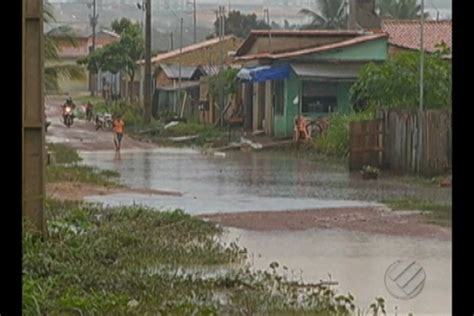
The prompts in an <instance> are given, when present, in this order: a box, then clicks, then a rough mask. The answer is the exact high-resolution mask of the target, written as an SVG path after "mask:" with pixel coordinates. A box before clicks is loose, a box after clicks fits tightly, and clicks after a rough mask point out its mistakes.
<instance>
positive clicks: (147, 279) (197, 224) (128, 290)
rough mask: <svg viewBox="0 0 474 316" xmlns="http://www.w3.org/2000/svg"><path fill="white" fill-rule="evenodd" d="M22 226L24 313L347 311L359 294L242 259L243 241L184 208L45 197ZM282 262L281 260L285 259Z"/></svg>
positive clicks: (319, 313)
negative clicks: (38, 215)
mask: <svg viewBox="0 0 474 316" xmlns="http://www.w3.org/2000/svg"><path fill="white" fill-rule="evenodd" d="M46 218H47V231H48V234H47V235H45V236H42V237H40V236H38V235H37V234H36V233H35V232H34V231H33V230H32V229H31V228H30V225H28V223H24V228H23V265H22V269H23V301H22V304H23V314H24V315H275V314H280V315H297V314H298V315H299V314H303V313H305V315H310V314H311V315H336V314H337V315H349V314H350V311H352V310H354V309H355V306H354V303H353V300H354V298H353V297H351V296H350V295H348V296H338V295H337V294H336V293H335V291H334V290H330V289H328V288H327V287H324V286H320V287H316V288H314V289H311V290H301V289H299V288H297V287H296V286H294V285H292V284H291V283H289V282H288V281H287V280H286V278H284V277H281V276H279V274H277V270H278V271H279V269H280V270H281V269H282V268H283V267H282V268H279V266H278V264H276V263H273V264H272V265H271V266H270V269H268V270H267V271H252V270H251V269H249V267H248V266H244V265H243V264H242V261H243V259H244V258H245V257H246V251H245V249H241V248H239V247H238V246H237V245H236V244H235V243H231V244H228V245H223V244H221V243H219V242H218V239H217V238H218V237H219V235H220V234H221V233H222V229H221V228H219V227H218V226H216V225H214V224H212V223H208V222H205V221H202V220H200V219H197V218H195V217H192V216H190V215H188V214H185V213H184V212H183V211H180V210H175V211H172V212H160V211H159V210H156V209H149V208H144V207H139V206H135V207H118V208H106V207H102V206H100V205H96V204H86V203H80V202H60V201H56V200H48V201H47V203H46ZM283 269H285V268H283Z"/></svg>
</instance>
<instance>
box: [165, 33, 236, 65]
mask: <svg viewBox="0 0 474 316" xmlns="http://www.w3.org/2000/svg"><path fill="white" fill-rule="evenodd" d="M241 43H242V40H241V39H238V38H231V39H228V40H225V41H224V42H223V43H222V46H223V51H224V61H225V63H227V64H230V63H232V61H233V58H232V57H230V56H228V54H227V52H229V51H236V50H237V48H238V47H239V46H240V44H241ZM220 52H221V48H220V44H215V45H212V46H208V47H206V48H202V49H196V50H194V51H191V52H188V53H183V54H182V55H181V57H180V56H174V57H170V58H167V59H163V60H161V61H160V62H159V63H160V64H178V63H179V62H180V61H181V64H182V65H186V66H199V65H209V64H210V65H218V64H220Z"/></svg>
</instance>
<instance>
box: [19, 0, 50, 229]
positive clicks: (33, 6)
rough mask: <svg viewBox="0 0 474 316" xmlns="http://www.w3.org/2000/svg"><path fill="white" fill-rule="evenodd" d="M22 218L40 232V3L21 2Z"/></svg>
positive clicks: (42, 158) (42, 113)
mask: <svg viewBox="0 0 474 316" xmlns="http://www.w3.org/2000/svg"><path fill="white" fill-rule="evenodd" d="M22 15H23V18H22V20H23V34H22V42H23V59H22V74H23V76H22V78H23V79H22V80H23V82H22V95H23V98H22V149H23V150H22V151H23V157H22V214H23V216H25V217H26V218H27V219H28V220H29V221H31V223H32V224H34V225H35V227H36V228H37V229H38V230H39V231H40V232H44V222H45V218H44V212H43V211H44V202H45V169H46V168H45V162H46V150H45V109H44V78H43V67H44V66H43V1H42V0H23V14H22Z"/></svg>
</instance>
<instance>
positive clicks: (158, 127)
mask: <svg viewBox="0 0 474 316" xmlns="http://www.w3.org/2000/svg"><path fill="white" fill-rule="evenodd" d="M164 126H165V124H163V123H161V122H159V121H155V122H154V123H153V124H152V125H150V126H148V127H143V128H142V129H141V130H146V129H149V128H155V130H154V131H153V132H151V133H146V134H141V135H139V133H140V129H135V132H136V135H137V136H139V137H142V138H147V139H150V140H152V141H153V142H155V143H158V144H161V145H163V146H172V147H181V146H189V145H195V146H211V147H219V146H225V145H227V142H228V131H227V129H225V128H219V127H214V126H210V125H204V124H200V123H197V122H188V123H179V124H178V125H176V126H173V127H170V128H167V129H166V130H165V129H164ZM194 135H197V136H198V137H197V138H196V139H192V140H189V141H183V142H174V141H171V140H170V139H169V138H170V137H182V136H194Z"/></svg>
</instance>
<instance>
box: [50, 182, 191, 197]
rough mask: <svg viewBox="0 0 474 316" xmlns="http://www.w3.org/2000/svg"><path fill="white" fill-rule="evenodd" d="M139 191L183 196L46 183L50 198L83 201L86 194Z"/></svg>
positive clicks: (164, 192)
mask: <svg viewBox="0 0 474 316" xmlns="http://www.w3.org/2000/svg"><path fill="white" fill-rule="evenodd" d="M125 192H126V193H139V194H148V195H171V196H181V195H182V194H181V193H179V192H172V191H161V190H148V189H132V188H126V187H104V186H98V185H92V184H85V183H74V182H58V183H48V184H47V185H46V194H47V196H48V197H50V198H55V199H59V200H76V201H78V200H79V201H82V200H83V199H84V198H85V197H86V196H91V195H107V194H117V193H125Z"/></svg>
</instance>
